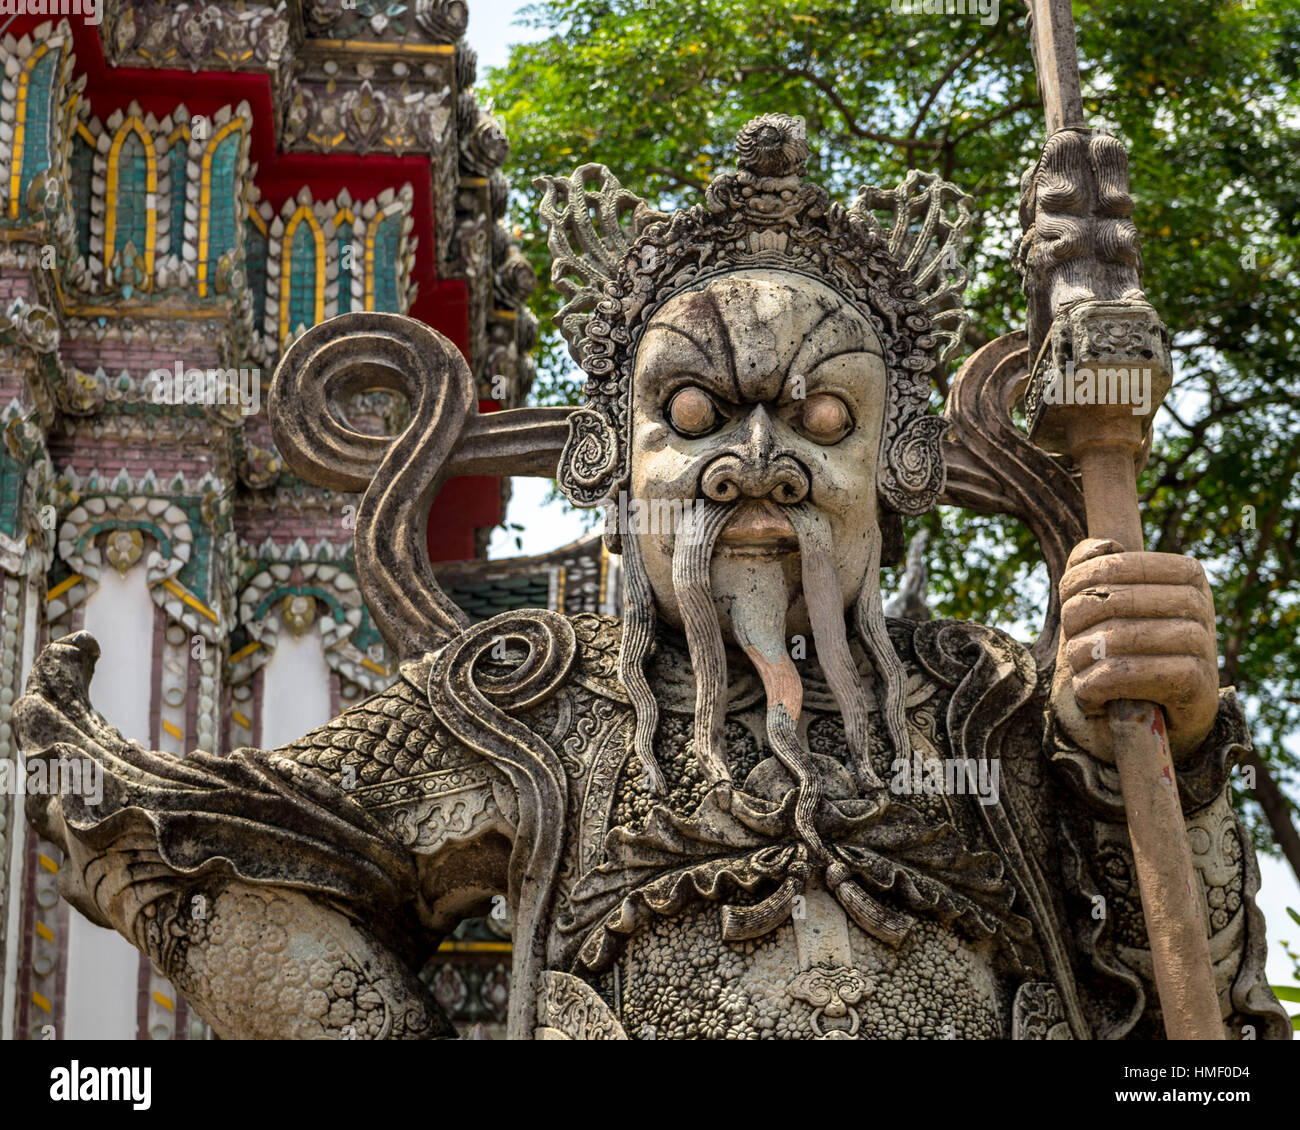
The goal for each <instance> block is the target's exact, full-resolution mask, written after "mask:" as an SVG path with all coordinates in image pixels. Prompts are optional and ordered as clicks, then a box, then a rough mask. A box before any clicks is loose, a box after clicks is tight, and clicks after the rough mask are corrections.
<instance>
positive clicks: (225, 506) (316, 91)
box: [0, 0, 619, 1039]
mask: <svg viewBox="0 0 1300 1130" xmlns="http://www.w3.org/2000/svg"><path fill="white" fill-rule="evenodd" d="M36 7H37V6H36V5H33V6H32V8H33V10H35V9H36ZM40 7H41V8H42V9H43V10H44V12H45V13H49V14H43V15H24V14H19V15H16V16H11V17H3V16H0V62H2V63H3V68H4V77H3V88H2V91H0V412H2V413H3V418H2V419H0V429H2V430H3V443H2V444H0V583H2V585H3V605H2V608H3V626H2V628H0V631H2V632H3V648H2V649H0V765H2V766H3V767H4V770H5V776H6V780H5V785H6V787H5V789H4V793H3V795H2V796H0V963H2V968H3V1032H2V1035H3V1037H4V1038H5V1039H10V1038H19V1039H23V1038H37V1039H39V1038H42V1037H45V1038H50V1037H54V1038H60V1039H62V1038H110V1039H137V1038H138V1039H195V1038H204V1037H205V1036H207V1035H208V1032H207V1029H206V1026H205V1025H204V1024H203V1022H202V1021H201V1020H199V1019H198V1017H197V1016H195V1015H193V1014H192V1013H190V1012H189V1011H188V1010H187V1007H186V1003H185V1001H184V1000H183V999H182V998H181V997H180V996H179V994H177V993H176V992H175V990H174V989H173V988H172V986H171V985H170V984H169V983H168V982H167V981H166V980H165V979H164V978H162V977H161V976H160V975H159V974H158V973H157V972H156V971H155V970H154V969H153V968H152V967H151V965H150V963H149V961H148V959H146V958H144V957H143V956H141V955H140V954H139V953H138V952H137V951H136V950H135V949H134V948H132V947H131V946H130V945H129V944H128V943H127V942H126V941H124V940H122V939H121V938H119V937H118V936H117V935H115V934H113V933H111V932H109V931H106V930H102V929H99V928H98V927H96V926H94V925H91V924H89V923H88V922H87V921H86V920H85V919H84V918H82V917H81V916H80V915H78V914H77V913H76V912H75V911H73V910H71V909H70V907H69V906H68V905H67V904H66V903H65V902H64V901H63V900H62V899H61V897H60V895H59V893H58V887H57V881H58V872H59V867H60V862H61V856H60V852H59V850H58V848H56V847H55V846H54V845H53V844H51V843H48V842H45V841H43V840H41V839H39V837H38V836H37V835H36V833H35V832H33V831H31V830H30V829H29V828H28V826H27V824H26V822H25V820H24V818H23V806H24V789H25V788H27V787H28V786H29V784H30V782H27V781H26V779H25V777H24V770H23V766H22V765H21V764H20V762H19V758H18V753H17V750H16V749H15V747H14V744H13V735H12V731H11V726H10V711H11V707H12V704H13V702H14V701H15V699H16V697H17V696H18V695H19V694H20V693H21V688H22V686H23V684H24V681H25V678H26V674H27V671H28V669H29V668H30V665H31V663H32V660H33V657H34V655H35V653H36V652H37V650H38V649H39V648H40V647H41V646H42V645H43V644H44V643H46V642H48V641H49V640H51V639H56V638H58V637H60V636H62V635H65V634H67V633H69V632H73V631H77V630H79V629H82V628H85V629H88V630H90V631H92V632H93V633H94V634H95V636H96V637H97V638H98V639H99V640H100V641H102V647H103V651H104V654H103V658H102V659H101V661H100V665H99V674H98V676H97V677H96V681H95V695H96V701H97V702H98V703H100V704H101V706H102V708H103V709H104V711H105V714H106V715H109V716H110V720H111V721H112V722H113V723H114V724H115V725H116V726H118V727H119V728H120V729H121V730H122V731H123V733H124V734H126V735H127V736H128V737H130V738H133V739H136V740H138V741H139V742H141V743H142V744H144V745H145V746H147V747H149V748H152V749H160V750H165V751H169V752H173V753H176V754H183V753H185V752H186V751H188V750H192V749H203V750H208V751H213V752H223V751H228V750H231V749H236V748H239V747H241V746H262V747H272V746H275V745H277V744H279V743H282V742H285V741H288V740H290V739H292V738H295V737H297V736H298V735H300V734H302V733H304V732H305V731H307V730H308V729H310V728H311V727H313V726H315V725H318V724H319V723H321V722H323V721H325V720H326V719H328V718H329V717H332V716H333V715H334V714H336V713H338V712H339V711H340V710H343V709H346V708H347V707H348V706H349V705H352V704H355V703H357V702H359V701H361V700H362V699H364V698H365V697H367V696H368V695H370V694H372V693H374V692H377V691H380V690H382V689H384V688H385V687H387V686H388V685H389V684H390V683H391V682H392V681H393V679H394V677H395V670H394V666H395V665H394V662H393V659H392V657H391V656H390V655H389V654H388V653H387V651H386V647H385V644H384V641H383V640H382V638H381V637H380V635H379V633H378V631H377V630H376V629H375V627H374V625H373V624H372V622H371V619H370V616H369V614H368V612H367V609H366V607H365V606H364V604H363V602H362V600H361V597H360V594H359V591H358V587H357V583H356V578H355V569H354V564H353V556H352V529H353V527H354V524H355V523H354V518H355V515H356V510H357V505H358V503H359V496H355V495H347V494H340V493H338V492H331V491H328V490H323V489H320V488H318V487H314V486H311V485H309V484H307V483H305V482H303V481H302V480H300V479H298V478H296V477H294V476H293V475H292V474H291V473H290V472H289V471H287V470H286V469H285V468H283V466H282V464H281V461H280V459H279V457H278V455H277V453H276V451H275V447H274V443H273V442H272V439H271V435H270V428H269V425H268V423H267V413H266V401H267V395H268V393H269V390H270V385H271V375H272V373H273V372H274V370H275V366H276V363H277V361H278V359H279V358H280V356H281V355H282V354H283V353H284V351H285V350H286V349H288V348H289V347H290V346H291V345H292V343H293V342H294V341H295V340H296V339H297V338H298V337H299V336H301V334H302V333H303V332H304V331H305V330H306V329H309V328H311V327H312V326H314V325H315V324H317V323H319V322H321V321H323V320H325V319H328V318H330V317H332V316H334V315H336V314H340V313H347V312H351V311H359V310H375V311H393V312H398V313H403V314H410V315H412V316H413V317H416V318H418V319H420V320H422V321H424V322H426V323H427V324H429V325H431V326H433V327H434V328H435V329H437V330H439V331H440V332H441V333H443V334H445V335H446V336H447V337H448V338H450V339H451V340H452V341H453V342H454V343H455V344H456V346H457V347H458V348H459V349H460V350H461V351H462V353H463V354H464V356H465V357H466V359H467V360H468V362H469V364H470V367H471V370H472V372H473V373H474V375H475V378H476V380H477V383H478V390H479V398H480V404H479V407H480V411H491V410H494V409H497V408H503V407H514V406H517V405H519V404H521V403H522V402H523V399H524V397H525V396H526V394H527V392H528V389H529V385H530V383H531V379H532V375H533V369H532V363H531V361H530V360H529V351H530V349H531V347H532V346H533V344H534V341H535V338H536V324H535V322H534V320H533V319H532V317H531V316H530V315H529V313H528V311H527V308H526V305H525V300H526V299H527V297H528V295H529V293H530V291H531V290H532V288H533V286H534V283H535V280H534V277H533V272H532V270H531V268H530V267H529V265H528V262H527V260H526V259H525V258H524V257H523V255H522V254H521V253H520V251H519V248H518V246H517V244H516V243H515V241H514V240H513V239H512V236H511V233H510V231H509V229H508V228H507V226H506V224H505V223H504V216H505V212H506V204H507V195H508V185H507V182H506V179H505V177H504V176H503V175H502V172H501V165H502V163H503V161H504V160H505V157H506V155H507V152H508V147H507V142H506V138H505V135H504V133H503V131H502V130H501V128H500V126H499V125H498V124H497V122H496V121H495V120H494V119H493V118H492V116H491V115H490V114H489V113H488V112H486V111H485V110H484V109H483V108H482V107H480V105H479V103H478V101H477V100H476V98H475V95H474V92H473V84H474V80H475V55H474V52H473V50H472V49H470V48H469V47H468V46H466V44H465V43H464V41H463V39H462V35H463V33H464V31H465V28H466V25H467V20H468V12H467V8H466V5H465V3H464V2H463V0H422V2H420V3H389V2H385V0H347V2H345V0H280V2H279V3H254V2H252V0H218V2H211V3H205V4H175V3H171V2H169V0H139V2H131V0H105V2H104V3H103V5H102V11H101V15H102V19H101V20H100V21H99V22H91V20H92V17H88V15H87V14H86V13H83V12H81V11H80V9H81V7H82V6H81V5H79V4H66V5H62V7H61V8H60V6H59V5H52V4H46V5H41V6H40ZM91 7H92V6H91V5H85V8H86V9H87V10H88V11H89V9H90V8H91ZM56 9H58V10H60V11H61V12H62V14H59V15H55V14H52V13H54V12H55V10H56ZM9 10H11V11H12V6H11V7H10V8H9ZM354 409H355V411H354V413H353V414H352V415H351V417H350V420H351V422H352V423H353V424H354V425H356V426H358V427H360V428H362V430H368V431H374V432H375V433H376V434H396V432H397V431H400V430H401V429H402V427H403V426H404V422H405V417H404V413H405V411H406V408H405V405H404V404H403V403H401V402H400V400H398V399H397V398H395V397H393V396H392V395H391V394H388V393H385V392H382V391H381V392H375V393H370V394H365V395H362V396H359V397H358V398H356V400H355V404H354ZM507 490H508V483H503V481H502V480H499V479H495V478H486V477H478V478H461V479H457V480H454V481H452V482H450V483H449V484H448V485H447V487H446V488H445V489H444V490H443V491H442V493H441V495H440V496H439V498H438V500H437V502H436V503H435V505H434V507H433V510H432V512H431V514H430V517H429V523H428V548H429V553H430V556H431V559H432V560H433V561H434V562H435V563H441V564H439V567H438V574H439V578H440V580H441V582H442V583H443V585H444V587H445V589H446V590H447V591H448V592H449V593H450V594H451V595H452V596H453V598H454V599H455V600H457V602H458V603H460V604H461V606H462V607H463V608H464V609H465V610H466V611H467V612H468V614H469V615H470V616H471V617H472V618H480V617H486V616H490V615H493V614H494V613H496V612H499V611H501V610H503V609H507V608H514V607H522V606H531V607H536V606H538V605H545V606H548V607H551V608H558V609H561V610H565V611H570V612H576V611H583V610H587V611H610V612H613V611H615V610H616V609H617V603H618V599H619V581H618V575H617V569H616V568H615V566H614V563H613V562H612V561H611V560H610V558H609V557H608V556H607V555H606V554H605V552H604V550H603V549H602V548H601V545H600V542H599V540H598V539H590V540H588V541H583V542H580V543H578V544H576V545H573V546H568V547H565V548H563V549H561V550H558V551H556V552H555V553H553V554H550V555H547V556H545V557H541V558H529V559H521V560H514V561H509V562H488V561H486V560H484V558H485V556H486V546H487V541H488V537H489V534H490V532H491V530H492V528H493V527H494V526H496V525H497V524H498V523H499V522H500V521H501V520H502V518H503V513H504V504H505V501H506V491H507ZM448 818H449V819H455V814H454V813H449V814H448ZM471 925H472V926H473V928H462V931H461V932H460V934H459V935H458V936H457V937H456V938H454V939H451V940H449V941H447V942H445V943H444V944H443V948H442V950H441V951H440V952H439V954H438V955H436V956H435V957H434V959H433V960H432V962H431V964H430V967H429V968H428V969H427V970H426V974H425V975H426V976H427V977H428V978H429V979H430V981H431V983H432V984H433V987H434V990H435V992H436V994H437V995H438V998H439V1000H440V1001H441V1002H442V1003H443V1005H444V1007H445V1008H446V1009H447V1011H448V1012H449V1013H450V1014H452V1015H453V1016H454V1017H455V1018H456V1019H458V1020H460V1021H461V1022H463V1023H469V1024H473V1023H483V1024H484V1025H485V1026H487V1027H488V1028H489V1029H491V1028H494V1027H496V1026H497V1025H499V1024H500V1023H501V1022H502V1021H503V1020H504V1017H505V1002H506V996H507V993H508V984H509V973H508V971H509V968H510V963H509V949H510V941H509V923H508V922H504V921H500V920H493V919H492V918H491V917H490V916H489V917H488V918H486V919H484V920H483V921H482V922H481V923H476V924H471Z"/></svg>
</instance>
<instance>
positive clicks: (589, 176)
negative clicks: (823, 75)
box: [534, 114, 971, 515]
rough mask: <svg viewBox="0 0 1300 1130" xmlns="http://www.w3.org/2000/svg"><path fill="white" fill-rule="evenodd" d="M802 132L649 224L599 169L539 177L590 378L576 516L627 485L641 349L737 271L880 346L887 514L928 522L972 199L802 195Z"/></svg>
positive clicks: (577, 423) (748, 139) (556, 271)
mask: <svg viewBox="0 0 1300 1130" xmlns="http://www.w3.org/2000/svg"><path fill="white" fill-rule="evenodd" d="M810 152H811V151H810V148H809V145H808V137H807V133H806V131H805V129H804V125H803V122H801V121H799V120H798V119H796V118H791V117H787V116H786V115H784V114H765V115H763V116H762V117H758V118H755V119H754V120H753V121H751V122H750V123H749V124H748V125H746V126H745V128H744V129H742V130H741V131H740V134H739V136H738V137H737V139H736V157H737V166H738V168H737V171H736V172H734V173H725V174H723V175H721V176H719V177H717V178H716V179H715V180H714V181H713V183H712V184H710V185H709V188H708V190H707V192H706V193H705V199H704V202H703V203H702V204H696V205H694V206H693V207H690V208H685V209H682V210H681V211H678V212H674V213H671V214H665V213H661V212H655V211H653V210H651V209H650V208H649V207H648V206H647V205H646V203H645V201H643V200H641V199H640V198H639V197H637V196H636V195H635V194H634V193H632V192H629V191H628V190H627V189H625V188H624V187H623V186H622V185H621V184H620V183H619V181H618V179H617V178H616V177H615V176H614V174H613V173H611V172H610V171H609V170H608V169H607V168H605V167H604V166H603V165H594V164H588V165H583V166H581V167H580V168H579V169H578V170H577V171H576V172H574V173H573V175H572V176H570V177H567V178H560V177H541V178H539V179H538V180H536V181H535V182H534V184H535V185H536V186H537V187H539V188H543V189H544V190H545V192H544V195H543V198H542V204H541V215H542V221H543V223H545V225H546V227H547V233H548V235H547V245H548V246H549V248H550V251H551V255H552V260H553V262H552V268H551V280H552V282H554V284H555V286H556V288H557V289H558V290H559V292H560V294H561V295H562V296H563V298H564V299H565V302H564V305H563V307H561V309H560V311H559V313H558V314H557V315H556V322H557V323H558V325H559V327H560V332H561V333H562V334H563V335H564V339H565V341H566V342H568V345H569V352H570V354H572V356H573V358H574V360H575V361H577V363H578V364H579V365H580V366H582V368H583V370H584V371H585V372H586V374H587V378H588V379H587V384H586V387H585V390H584V391H585V393H586V397H587V403H586V407H585V408H584V409H583V410H581V411H579V412H575V413H574V414H573V416H572V417H571V420H570V425H569V438H568V442H567V443H566V444H565V447H564V453H563V454H562V455H561V457H560V469H559V474H558V481H559V484H560V488H561V489H562V490H563V491H564V492H565V494H566V495H567V496H568V497H569V499H570V501H572V502H573V503H574V505H575V506H585V507H590V506H596V505H599V504H600V503H601V502H603V501H606V500H608V499H612V498H614V497H616V496H617V494H618V491H619V490H620V489H621V488H622V487H623V486H624V485H625V483H626V481H627V475H628V445H629V434H628V432H629V425H628V416H629V411H628V410H629V403H628V402H629V400H630V396H631V393H630V388H631V375H632V364H633V359H634V357H635V354H636V346H637V343H638V342H639V340H640V337H641V334H642V332H643V331H644V329H645V326H646V323H647V322H648V321H649V320H650V318H651V317H652V316H653V314H654V312H655V311H656V310H657V309H658V308H659V307H660V306H662V305H663V303H664V302H666V301H667V300H668V299H669V298H670V297H672V296H673V295H674V294H676V293H678V292H680V291H682V290H686V289H688V288H690V287H693V286H698V285H701V284H702V283H704V282H706V281H707V280H708V279H710V278H712V277H714V276H717V275H723V274H727V273H730V272H733V271H739V270H745V269H749V268H756V267H763V268H768V269H771V270H785V271H792V272H795V273H797V274H802V275H807V276H809V277H810V278H815V279H818V280H820V281H821V282H823V283H826V284H827V285H829V286H830V287H831V288H832V289H833V290H835V291H837V292H838V293H839V294H841V295H843V296H844V297H845V298H846V299H847V300H848V301H850V302H852V303H853V304H854V305H855V306H857V307H858V309H860V310H861V311H862V312H863V313H864V314H865V315H866V316H867V318H868V319H869V320H870V322H871V324H872V326H873V327H874V328H875V330H876V332H877V334H878V335H879V337H880V340H881V345H882V346H883V348H884V352H885V363H886V367H887V370H888V375H889V383H888V397H889V402H888V406H887V408H886V414H885V427H884V433H883V438H882V441H881V456H882V458H881V461H880V481H879V489H880V494H881V498H882V499H883V500H884V502H885V504H886V506H887V507H889V508H891V509H893V510H894V511H895V512H897V513H899V514H909V515H910V514H920V513H923V512H924V511H925V510H928V509H929V508H930V507H931V506H933V505H934V504H935V502H936V501H937V499H938V496H939V494H940V492H941V491H942V490H943V484H944V469H943V455H942V449H941V447H940V439H941V438H942V434H943V429H944V427H945V426H946V425H945V424H944V422H943V421H942V420H941V419H940V418H939V417H934V416H927V415H926V409H927V407H928V404H929V393H930V374H931V373H932V372H934V370H935V369H936V368H937V367H938V366H939V365H942V364H944V363H945V362H946V361H948V360H949V359H950V358H951V357H952V356H954V355H955V354H956V352H957V351H958V350H959V349H960V346H961V338H962V333H963V331H964V329H965V325H966V315H965V312H964V311H963V310H962V307H961V294H962V290H963V289H964V287H965V284H966V272H965V269H964V268H963V267H962V266H961V263H960V261H959V254H960V246H961V239H962V236H963V235H964V234H965V232H966V229H967V228H968V227H969V226H970V220H971V213H970V199H969V197H967V196H964V195H963V194H962V193H961V192H960V190H958V189H957V188H955V187H954V186H953V185H951V184H948V183H947V182H945V181H942V180H940V179H939V178H938V177H937V176H936V175H934V174H929V173H918V172H915V171H913V172H911V173H909V174H908V176H907V178H906V179H905V180H904V181H903V183H902V184H900V185H899V186H898V187H897V188H894V189H889V190H883V189H877V188H870V187H868V188H864V189H862V191H861V192H860V193H859V195H858V197H857V199H856V200H855V201H854V203H853V205H852V206H851V207H850V208H844V207H843V206H842V205H840V204H836V203H833V202H832V201H831V199H830V196H829V194H828V193H827V192H826V190H825V189H823V188H822V187H820V186H819V185H815V184H810V183H808V182H807V181H805V180H804V179H803V178H804V174H805V172H806V167H807V161H808V157H809V154H810Z"/></svg>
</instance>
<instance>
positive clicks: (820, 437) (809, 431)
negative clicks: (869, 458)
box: [799, 392, 853, 443]
mask: <svg viewBox="0 0 1300 1130" xmlns="http://www.w3.org/2000/svg"><path fill="white" fill-rule="evenodd" d="M852 427H853V417H852V416H850V415H849V409H848V406H847V405H846V404H845V403H844V401H842V400H841V399H840V398H839V397H838V396H832V395H831V394H830V393H829V392H819V393H816V394H814V395H813V396H810V397H809V398H808V399H807V400H805V401H804V402H803V408H802V410H801V412H800V414H799V430H800V431H802V432H803V434H804V435H806V436H807V437H808V438H809V439H811V440H814V441H815V442H817V443H839V441H840V440H842V439H843V438H844V437H845V436H846V435H848V433H849V431H850V430H851V429H852Z"/></svg>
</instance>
